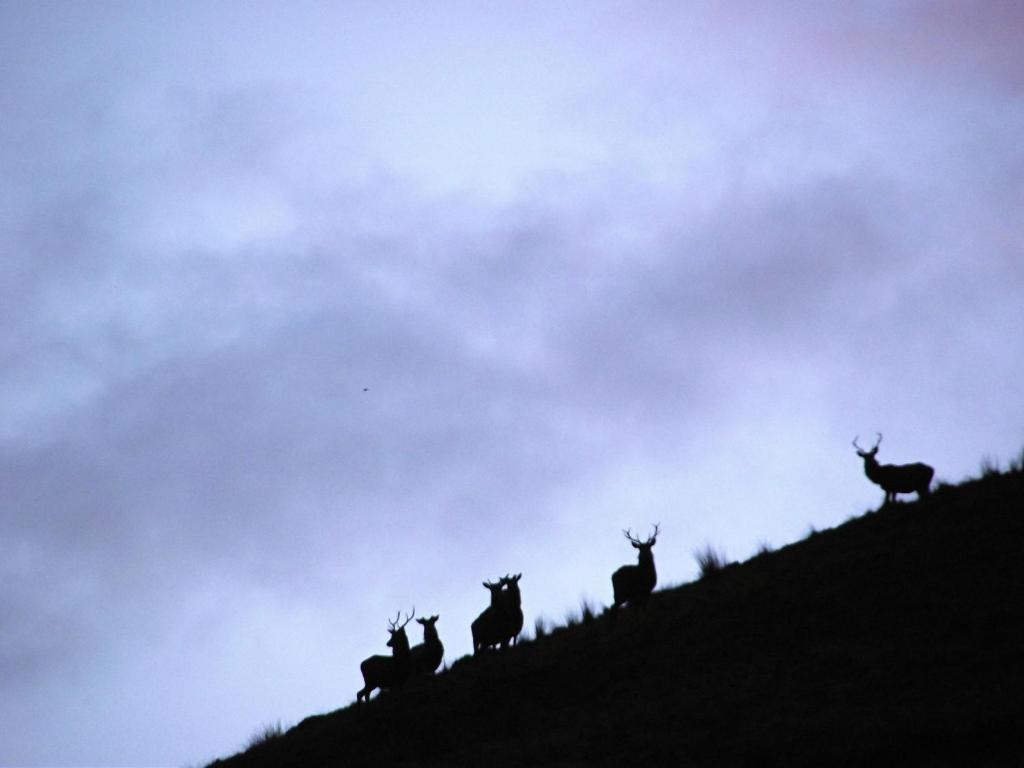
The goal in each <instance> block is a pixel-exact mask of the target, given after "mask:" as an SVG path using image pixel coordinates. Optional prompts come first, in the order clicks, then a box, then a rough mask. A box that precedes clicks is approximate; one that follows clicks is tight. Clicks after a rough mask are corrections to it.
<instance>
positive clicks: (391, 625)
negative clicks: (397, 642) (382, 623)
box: [388, 605, 416, 632]
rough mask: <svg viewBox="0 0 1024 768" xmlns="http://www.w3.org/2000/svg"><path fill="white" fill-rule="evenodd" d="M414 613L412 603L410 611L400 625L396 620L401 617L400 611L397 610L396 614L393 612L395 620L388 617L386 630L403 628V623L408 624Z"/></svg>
mask: <svg viewBox="0 0 1024 768" xmlns="http://www.w3.org/2000/svg"><path fill="white" fill-rule="evenodd" d="M415 615H416V606H415V605H414V606H413V607H412V613H411V614H409V615H408V616H407V617H406V619H405V621H403V622H402V626H398V620H399V619H401V618H402V612H401V611H399V612H398V613H397V614H395V620H394V621H392V620H391V619H388V632H397V631H398V630H400V629H405V625H406V624H408V623H409V622H410V621H412V620H413V617H414V616H415Z"/></svg>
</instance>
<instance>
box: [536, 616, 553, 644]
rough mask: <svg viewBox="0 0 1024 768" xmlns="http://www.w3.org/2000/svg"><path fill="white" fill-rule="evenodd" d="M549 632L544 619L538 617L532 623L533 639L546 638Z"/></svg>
mask: <svg viewBox="0 0 1024 768" xmlns="http://www.w3.org/2000/svg"><path fill="white" fill-rule="evenodd" d="M549 631H550V630H549V628H548V623H547V622H546V621H545V620H544V617H543V616H538V617H537V620H536V621H534V622H533V637H534V639H535V640H540V639H541V638H542V637H546V636H547V634H548V632H549Z"/></svg>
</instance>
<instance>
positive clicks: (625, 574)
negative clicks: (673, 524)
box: [612, 524, 660, 608]
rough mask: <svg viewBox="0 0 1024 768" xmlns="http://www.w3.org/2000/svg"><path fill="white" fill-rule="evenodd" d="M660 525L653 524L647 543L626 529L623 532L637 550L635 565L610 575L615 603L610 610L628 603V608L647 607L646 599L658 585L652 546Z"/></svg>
mask: <svg viewBox="0 0 1024 768" xmlns="http://www.w3.org/2000/svg"><path fill="white" fill-rule="evenodd" d="M659 528H660V524H655V526H654V533H652V534H651V535H650V536H649V537H648V538H647V541H640V539H638V538H637V537H636V536H634V535H633V534H632V533H631V532H630V530H629V529H628V528H627V529H626V530H624V531H623V534H625V536H626V538H627V539H629V543H630V544H632V545H633V548H634V549H636V550H637V564H636V565H624V566H622V567H621V568H619V569H618V570H617V571H616V572H615V573H613V574H612V591H613V592H614V593H615V602H614V603H613V604H612V608H618V607H619V606H620V605H624V604H626V603H628V604H629V605H630V606H633V605H638V606H644V605H647V599H648V598H649V597H650V596H651V592H653V591H654V587H655V585H657V583H658V573H657V571H655V570H654V552H652V551H651V550H652V549H653V548H654V544H655V543H656V541H657V538H658V530H659Z"/></svg>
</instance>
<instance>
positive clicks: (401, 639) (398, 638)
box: [388, 606, 416, 653]
mask: <svg viewBox="0 0 1024 768" xmlns="http://www.w3.org/2000/svg"><path fill="white" fill-rule="evenodd" d="M415 615H416V606H413V608H412V613H410V614H409V615H408V616H406V617H405V621H403V622H402V623H401V625H399V623H398V622H399V620H401V618H402V612H401V611H399V612H398V614H397V615H396V616H395V620H394V621H392V620H391V619H388V634H390V635H391V637H390V639H389V640H388V648H391V649H393V652H394V653H399V652H400V651H402V650H404V651H408V650H409V638H408V637H406V635H405V625H406V624H408V623H409V622H410V621H412V619H413V617H414V616H415Z"/></svg>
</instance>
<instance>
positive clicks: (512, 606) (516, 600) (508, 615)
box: [501, 573, 523, 648]
mask: <svg viewBox="0 0 1024 768" xmlns="http://www.w3.org/2000/svg"><path fill="white" fill-rule="evenodd" d="M521 578H523V574H521V573H517V574H516V575H515V576H509V575H508V574H506V575H505V576H504V578H502V579H501V583H502V584H503V585H504V586H505V591H504V592H502V593H501V597H502V609H503V615H504V618H505V633H506V634H505V637H503V638H502V640H501V647H502V648H505V647H507V646H508V644H509V641H511V642H512V645H515V644H516V643H518V642H519V633H520V632H522V631H523V596H522V595H521V594H520V592H519V580H520V579H521Z"/></svg>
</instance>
